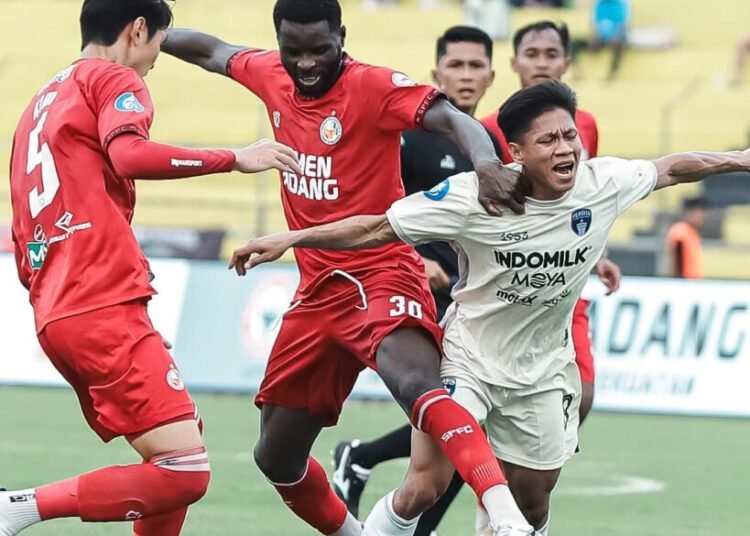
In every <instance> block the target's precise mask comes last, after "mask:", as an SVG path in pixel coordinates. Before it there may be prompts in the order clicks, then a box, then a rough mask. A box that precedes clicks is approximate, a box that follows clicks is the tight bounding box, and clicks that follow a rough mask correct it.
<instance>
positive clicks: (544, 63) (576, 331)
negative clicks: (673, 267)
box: [482, 21, 620, 423]
mask: <svg viewBox="0 0 750 536" xmlns="http://www.w3.org/2000/svg"><path fill="white" fill-rule="evenodd" d="M513 51H514V56H513V58H511V65H512V67H513V70H514V71H515V72H516V73H518V76H519V78H520V80H521V86H522V87H529V86H533V85H536V84H541V83H544V82H548V81H550V80H560V79H561V78H562V76H563V74H565V71H567V69H568V66H569V65H570V57H569V56H570V50H569V35H568V28H567V27H566V26H565V25H564V24H563V25H560V26H557V25H556V24H555V23H553V22H549V21H542V22H535V23H532V24H529V25H527V26H524V27H523V28H520V29H519V30H518V31H516V33H515V34H514V35H513ZM497 116H498V110H495V111H494V112H493V113H491V114H490V115H488V116H487V117H485V118H483V119H482V124H483V125H484V126H485V127H487V129H488V130H490V132H492V133H493V134H495V136H497V139H498V141H499V142H500V146H501V148H502V157H503V160H504V161H505V163H506V164H509V163H511V162H513V159H512V158H511V156H510V154H511V153H510V150H509V148H508V142H507V141H506V140H505V136H504V135H503V133H502V131H501V130H500V127H499V126H498V124H497ZM576 126H577V127H578V134H579V136H580V138H581V143H582V144H583V151H582V153H581V158H582V159H588V158H593V157H595V156H597V151H598V148H599V132H598V130H597V128H596V120H595V119H594V116H593V115H591V114H590V113H589V112H587V111H585V110H581V109H580V108H579V109H578V110H577V112H576ZM596 273H597V274H598V275H599V277H600V278H601V279H602V281H603V282H604V284H605V285H607V288H608V291H609V292H614V291H615V290H617V288H618V287H619V286H620V268H619V267H618V266H617V265H616V264H615V263H613V262H612V261H610V260H608V259H606V258H603V259H602V260H601V261H600V262H599V263H598V264H597V266H596ZM588 306H589V302H588V300H585V299H580V300H579V301H578V303H577V304H576V308H575V311H574V313H573V327H572V337H573V344H574V346H575V350H576V362H577V363H578V368H579V371H580V373H581V382H582V383H583V393H582V397H581V407H580V422H581V423H583V421H584V419H585V418H586V416H587V415H588V414H589V412H590V411H591V405H592V403H593V401H594V356H593V354H592V353H591V338H590V334H589V318H588V312H587V311H588Z"/></svg>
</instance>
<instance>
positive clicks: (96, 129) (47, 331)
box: [0, 0, 298, 536]
mask: <svg viewBox="0 0 750 536" xmlns="http://www.w3.org/2000/svg"><path fill="white" fill-rule="evenodd" d="M80 20H81V34H82V40H83V51H82V54H81V58H80V59H79V60H77V61H75V62H74V63H73V64H72V65H70V66H69V67H67V68H65V69H63V70H62V71H60V72H59V73H57V75H55V76H54V77H53V78H52V79H51V80H50V81H49V82H48V83H47V84H45V85H44V86H43V87H42V88H41V89H40V90H39V91H38V92H37V94H36V95H35V96H34V98H33V99H32V101H31V103H30V104H29V105H28V107H27V109H26V110H25V111H24V113H23V115H22V117H21V119H20V121H19V123H18V126H17V128H16V132H15V136H14V140H13V149H12V154H11V166H10V183H11V184H10V186H11V189H10V191H11V202H12V206H13V224H12V236H13V242H14V248H15V256H16V262H17V266H18V275H19V277H20V279H21V282H22V283H23V285H24V286H25V287H26V288H27V289H28V290H29V293H30V299H31V304H32V306H33V308H34V315H35V320H36V328H37V333H38V337H39V342H40V344H41V346H42V348H43V349H44V351H45V353H46V354H47V355H48V357H49V359H50V360H51V361H52V363H53V364H54V366H55V367H56V368H57V370H58V371H59V372H60V373H61V374H62V376H63V377H64V378H65V379H66V380H67V381H68V382H69V383H70V385H71V386H72V387H73V389H74V390H75V392H76V394H77V395H78V399H79V401H80V404H81V409H82V410H83V414H84V416H85V418H86V420H87V422H88V424H89V425H90V426H91V428H92V429H93V430H94V431H95V432H96V433H97V434H98V435H99V437H100V438H101V439H102V440H104V441H110V440H112V439H113V438H115V437H118V436H124V437H125V438H126V439H127V440H128V441H129V442H130V444H131V445H132V446H133V448H134V449H135V450H136V451H137V452H138V453H139V454H140V455H141V456H142V458H143V460H144V463H140V464H134V465H126V466H116V467H107V468H103V469H99V470H96V471H93V472H90V473H87V474H83V475H80V476H77V477H74V478H71V479H69V480H65V481H62V482H57V483H54V484H49V485H45V486H41V487H38V488H36V489H28V490H20V491H11V492H2V493H0V534H1V535H3V536H12V535H15V534H17V533H18V532H20V531H22V530H23V529H25V528H26V527H27V526H29V525H32V524H34V523H37V522H39V521H42V520H45V521H46V520H48V519H54V518H60V517H79V518H80V519H82V520H84V521H135V525H134V533H135V534H136V535H139V536H157V535H158V536H165V535H166V536H176V535H177V534H179V533H180V530H181V528H182V524H183V522H184V519H185V515H186V513H187V507H188V505H190V504H192V503H193V502H195V501H197V500H198V499H200V498H201V497H202V496H203V494H204V493H205V492H206V489H207V487H208V482H209V477H210V468H209V464H208V456H207V454H206V449H205V447H204V445H203V439H202V438H201V434H200V432H199V423H198V420H197V411H196V408H195V405H194V403H193V401H192V400H191V398H190V395H189V394H188V392H187V390H186V389H185V385H184V384H183V382H182V378H181V376H180V372H179V370H178V369H177V367H176V365H175V363H174V361H173V360H172V358H171V356H170V355H169V353H168V352H167V350H166V348H165V344H164V341H163V340H162V338H161V336H160V335H159V334H158V333H157V332H156V331H155V330H154V327H153V326H152V324H151V321H150V319H149V317H148V313H147V311H146V303H147V302H148V300H149V299H150V297H151V296H152V295H153V294H155V291H154V289H153V288H152V287H151V284H150V274H149V271H148V261H147V260H146V258H145V257H144V255H143V253H142V252H141V250H140V247H139V246H138V243H137V241H136V239H135V235H134V234H133V232H132V229H131V228H130V221H131V219H132V216H133V208H134V205H135V186H134V181H133V179H136V178H160V179H167V178H180V177H188V176H195V175H203V174H207V173H215V172H223V171H231V170H232V169H238V170H241V171H245V172H253V171H260V170H263V169H268V168H269V167H271V166H276V167H279V168H281V169H298V168H297V162H296V155H295V153H294V151H292V150H291V149H289V148H288V147H284V146H282V145H280V144H278V143H276V142H270V141H265V142H262V143H260V144H257V145H256V146H251V147H249V148H246V149H242V150H240V151H236V152H235V151H230V150H193V149H183V148H180V147H172V146H166V145H160V144H157V143H154V142H152V141H149V138H148V136H149V129H150V127H151V122H152V119H153V105H152V103H151V99H150V97H149V94H148V90H147V89H146V86H145V85H144V82H143V77H144V76H146V74H147V73H148V71H149V70H150V69H151V68H152V67H153V65H154V62H155V61H156V58H157V56H158V54H159V44H160V42H161V40H162V38H163V36H164V29H165V28H167V27H168V26H169V25H170V23H171V20H172V13H171V11H170V8H169V6H168V5H167V3H166V2H164V1H163V0H86V1H85V2H84V3H83V8H82V12H81V19H80Z"/></svg>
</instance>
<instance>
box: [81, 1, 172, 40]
mask: <svg viewBox="0 0 750 536" xmlns="http://www.w3.org/2000/svg"><path fill="white" fill-rule="evenodd" d="M138 17H143V18H145V19H146V26H147V27H148V38H149V39H151V38H153V37H154V35H155V34H156V32H157V31H158V30H164V29H166V28H169V26H170V25H171V24H172V9H171V8H170V7H169V4H167V2H166V1H165V0H84V2H83V7H82V8H81V18H80V22H81V49H82V50H83V49H84V48H85V47H86V45H88V44H89V43H99V44H102V45H105V46H110V45H113V44H115V42H116V41H117V38H118V37H119V35H120V34H121V33H122V31H123V30H124V29H125V26H127V25H128V24H130V23H131V22H132V21H134V20H135V19H137V18H138Z"/></svg>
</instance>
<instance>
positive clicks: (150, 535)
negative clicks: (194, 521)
mask: <svg viewBox="0 0 750 536" xmlns="http://www.w3.org/2000/svg"><path fill="white" fill-rule="evenodd" d="M187 511H188V509H187V506H186V507H184V508H180V509H179V510H175V511H174V512H169V513H168V514H162V515H160V516H153V517H149V518H147V519H139V520H138V521H136V522H135V523H134V524H133V536H179V534H180V532H181V531H182V525H183V524H184V523H185V518H186V517H187Z"/></svg>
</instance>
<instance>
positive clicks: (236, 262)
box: [229, 232, 292, 276]
mask: <svg viewBox="0 0 750 536" xmlns="http://www.w3.org/2000/svg"><path fill="white" fill-rule="evenodd" d="M291 235H292V233H288V232H287V233H276V234H272V235H268V236H262V237H260V238H256V239H255V240H250V242H248V243H247V244H245V245H244V246H242V247H241V248H239V249H236V250H234V253H233V254H232V258H231V260H230V261H229V269H230V270H231V269H232V268H234V269H235V271H236V272H237V275H240V276H244V275H245V274H247V271H248V270H250V269H252V268H255V267H256V266H258V265H259V264H263V263H264V262H273V261H275V260H276V259H278V258H279V257H281V256H282V255H283V254H284V253H285V252H286V250H287V249H289V248H290V247H292V241H291ZM253 255H255V256H253Z"/></svg>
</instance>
